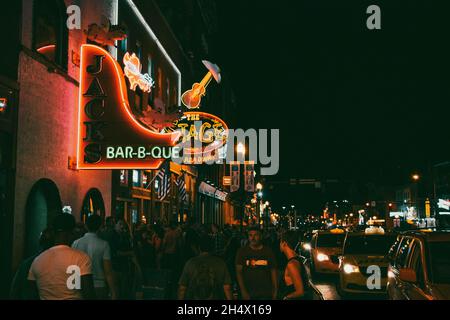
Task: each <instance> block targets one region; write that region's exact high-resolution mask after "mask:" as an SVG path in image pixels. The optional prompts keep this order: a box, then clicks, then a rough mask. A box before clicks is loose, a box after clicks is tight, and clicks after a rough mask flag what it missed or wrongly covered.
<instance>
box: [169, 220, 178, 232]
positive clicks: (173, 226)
mask: <svg viewBox="0 0 450 320" xmlns="http://www.w3.org/2000/svg"><path fill="white" fill-rule="evenodd" d="M169 228H170V229H171V230H175V229H176V228H177V224H176V223H175V222H173V221H172V222H171V223H169Z"/></svg>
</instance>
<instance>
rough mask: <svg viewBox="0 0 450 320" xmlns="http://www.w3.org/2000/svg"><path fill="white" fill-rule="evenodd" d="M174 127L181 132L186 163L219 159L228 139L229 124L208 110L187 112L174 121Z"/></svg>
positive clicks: (181, 143)
mask: <svg viewBox="0 0 450 320" xmlns="http://www.w3.org/2000/svg"><path fill="white" fill-rule="evenodd" d="M174 129H175V130H177V131H179V132H180V134H181V137H180V141H179V142H180V146H182V157H183V163H185V164H194V163H195V164H200V163H204V162H207V161H215V160H218V159H219V149H220V148H222V147H223V146H224V145H225V143H226V141H227V134H228V126H227V124H226V123H225V122H224V121H223V120H222V119H220V118H219V117H217V116H215V115H212V114H209V113H206V112H198V111H195V112H185V113H184V114H183V117H182V118H181V119H179V120H177V121H175V122H174Z"/></svg>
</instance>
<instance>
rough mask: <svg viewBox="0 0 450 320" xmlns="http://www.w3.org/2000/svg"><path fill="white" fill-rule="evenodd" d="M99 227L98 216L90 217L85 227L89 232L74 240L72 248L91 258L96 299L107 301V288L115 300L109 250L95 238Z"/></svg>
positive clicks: (106, 244) (100, 221)
mask: <svg viewBox="0 0 450 320" xmlns="http://www.w3.org/2000/svg"><path fill="white" fill-rule="evenodd" d="M101 225H102V218H101V217H100V216H99V215H96V214H93V215H90V216H89V217H88V218H87V220H86V226H87V229H88V231H89V232H88V233H86V234H85V235H84V236H83V237H82V238H80V239H78V240H75V242H74V243H73V244H72V248H74V249H78V250H81V251H83V252H84V253H86V254H87V255H89V257H90V258H91V261H92V274H93V278H94V288H95V295H96V296H97V299H100V300H105V299H108V288H110V289H109V291H110V293H111V299H116V298H117V294H116V286H115V284H114V281H113V274H112V266H111V249H110V247H109V244H108V242H106V241H105V240H102V239H100V238H99V237H98V236H97V232H98V230H99V229H100V227H101Z"/></svg>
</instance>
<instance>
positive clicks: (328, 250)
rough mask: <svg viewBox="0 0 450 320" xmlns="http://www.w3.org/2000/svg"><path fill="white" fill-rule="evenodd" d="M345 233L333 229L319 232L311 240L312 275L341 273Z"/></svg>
mask: <svg viewBox="0 0 450 320" xmlns="http://www.w3.org/2000/svg"><path fill="white" fill-rule="evenodd" d="M344 238H345V231H344V230H342V229H333V230H330V231H318V232H316V233H314V235H313V237H312V240H311V273H312V274H313V275H316V274H325V273H328V274H330V273H331V274H337V273H338V272H339V256H340V255H341V253H342V246H343V244H344Z"/></svg>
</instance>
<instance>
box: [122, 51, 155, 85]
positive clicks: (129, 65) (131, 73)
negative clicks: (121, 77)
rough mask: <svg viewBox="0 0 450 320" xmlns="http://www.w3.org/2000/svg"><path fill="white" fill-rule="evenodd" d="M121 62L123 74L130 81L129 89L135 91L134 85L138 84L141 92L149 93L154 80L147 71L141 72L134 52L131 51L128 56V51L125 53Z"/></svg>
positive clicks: (139, 63) (140, 66)
mask: <svg viewBox="0 0 450 320" xmlns="http://www.w3.org/2000/svg"><path fill="white" fill-rule="evenodd" d="M123 64H124V65H125V68H124V72H125V75H126V76H127V78H128V80H129V81H130V89H131V90H133V91H136V87H137V86H139V88H140V89H141V90H142V91H143V92H148V93H150V91H152V87H153V85H154V84H155V81H153V79H152V78H151V77H150V75H149V74H148V73H146V74H142V73H141V70H142V65H141V62H140V61H139V58H138V57H137V56H136V54H134V53H133V54H132V55H131V56H130V54H129V53H128V52H127V53H125V55H124V57H123Z"/></svg>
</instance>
